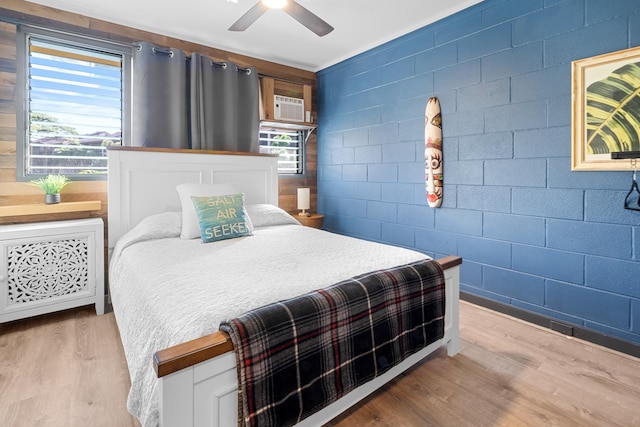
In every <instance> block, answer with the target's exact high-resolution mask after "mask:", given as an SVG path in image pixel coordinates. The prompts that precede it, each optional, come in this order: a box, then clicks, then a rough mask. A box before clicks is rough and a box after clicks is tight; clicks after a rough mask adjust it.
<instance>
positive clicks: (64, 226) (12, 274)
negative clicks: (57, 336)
mask: <svg viewBox="0 0 640 427" xmlns="http://www.w3.org/2000/svg"><path fill="white" fill-rule="evenodd" d="M88 304H95V307H96V313H97V314H104V225H103V222H102V219H100V218H90V219H78V220H69V221H50V222H35V223H26V224H16V225H0V323H1V322H8V321H11V320H16V319H21V318H24V317H30V316H35V315H39V314H44V313H50V312H53V311H58V310H64V309H67V308H71V307H77V306H81V305H88Z"/></svg>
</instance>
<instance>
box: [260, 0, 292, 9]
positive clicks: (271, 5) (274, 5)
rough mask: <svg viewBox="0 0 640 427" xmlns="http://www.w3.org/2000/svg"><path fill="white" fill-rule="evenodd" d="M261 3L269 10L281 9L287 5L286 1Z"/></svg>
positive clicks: (263, 1)
mask: <svg viewBox="0 0 640 427" xmlns="http://www.w3.org/2000/svg"><path fill="white" fill-rule="evenodd" d="M262 3H263V4H264V5H265V6H267V7H269V8H271V9H282V8H283V7H285V6H286V5H287V0H262Z"/></svg>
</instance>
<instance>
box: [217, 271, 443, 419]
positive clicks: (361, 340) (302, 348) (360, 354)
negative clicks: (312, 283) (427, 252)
mask: <svg viewBox="0 0 640 427" xmlns="http://www.w3.org/2000/svg"><path fill="white" fill-rule="evenodd" d="M444 310H445V301H444V274H443V272H442V268H441V267H440V265H439V264H438V263H437V262H435V261H431V260H423V261H419V262H415V263H412V264H407V265H404V266H399V267H394V268H391V269H388V270H380V271H375V272H371V273H367V274H363V275H360V276H357V277H354V278H351V279H348V280H345V281H343V282H340V283H338V284H335V285H333V286H331V287H328V288H326V289H322V290H318V291H314V292H311V293H308V294H305V295H302V296H299V297H295V298H292V299H289V300H286V301H281V302H277V303H273V304H270V305H268V306H265V307H262V308H259V309H256V310H252V311H249V312H247V313H245V314H243V315H242V316H240V317H238V318H235V319H232V320H230V321H228V322H223V323H222V324H221V326H220V329H221V330H223V331H226V332H227V333H229V335H230V336H231V340H232V342H233V345H234V347H235V351H236V360H237V364H238V377H239V378H238V412H239V413H238V425H240V426H279V427H280V426H290V425H293V424H296V423H298V422H300V421H301V420H302V419H304V418H306V417H308V416H309V415H311V414H313V413H315V412H317V411H318V410H320V409H322V408H323V407H325V406H327V405H328V404H330V403H332V402H334V401H335V400H337V399H339V398H340V397H341V396H343V395H345V394H346V393H348V392H349V391H351V390H353V389H354V388H356V387H358V386H359V385H362V384H364V383H366V382H367V381H370V380H371V379H373V378H375V377H376V376H378V375H381V374H383V373H384V372H386V371H387V370H389V369H390V368H391V367H392V366H394V365H395V364H397V363H399V362H401V361H402V360H404V359H405V358H406V357H408V356H409V355H411V354H413V353H415V352H417V351H419V350H420V349H422V348H423V347H425V346H427V345H429V344H431V343H432V342H434V341H436V340H438V339H440V338H442V337H443V336H444Z"/></svg>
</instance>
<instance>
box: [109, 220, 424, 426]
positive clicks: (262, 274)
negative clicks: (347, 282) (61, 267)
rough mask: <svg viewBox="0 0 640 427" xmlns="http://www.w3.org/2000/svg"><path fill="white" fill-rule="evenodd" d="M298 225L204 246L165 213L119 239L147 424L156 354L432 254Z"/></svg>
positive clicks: (114, 295)
mask: <svg viewBox="0 0 640 427" xmlns="http://www.w3.org/2000/svg"><path fill="white" fill-rule="evenodd" d="M255 222H256V224H258V225H259V224H260V223H263V224H265V223H266V224H269V221H266V222H264V221H255ZM293 222H294V221H290V222H287V221H285V225H278V226H267V227H260V226H256V228H255V229H254V231H253V236H247V237H241V238H236V239H231V240H224V241H220V242H215V243H206V244H204V243H202V242H201V241H200V240H199V239H195V240H185V239H180V238H179V235H180V216H179V214H178V213H166V214H160V215H156V216H154V217H149V218H147V219H146V220H144V221H142V222H141V223H140V224H139V225H138V226H137V227H136V228H134V229H133V230H131V231H130V232H129V233H128V234H126V235H125V236H123V237H122V238H121V239H120V240H119V241H118V244H117V245H116V247H115V248H114V252H113V255H112V259H111V264H110V269H109V270H110V271H109V282H110V292H111V299H112V303H113V309H114V312H115V316H116V320H117V323H118V327H119V329H120V335H121V337H122V343H123V346H124V350H125V354H126V358H127V363H128V365H129V372H130V375H131V384H132V385H131V391H130V393H129V399H128V408H129V411H130V412H131V413H132V414H134V415H135V416H136V417H138V418H139V419H140V421H141V422H142V424H143V426H144V427H150V426H156V425H157V424H158V412H157V411H158V407H157V397H156V388H157V379H156V376H155V372H154V371H153V365H152V355H153V353H155V352H156V351H158V350H161V349H163V348H166V347H170V346H172V345H175V344H178V343H181V342H184V341H187V340H190V339H194V338H197V337H200V336H203V335H206V334H209V333H212V332H215V331H217V330H218V327H219V324H220V322H221V321H222V320H226V319H229V318H233V317H236V316H238V315H240V314H242V313H243V312H245V311H247V310H250V309H253V308H257V307H260V306H263V305H266V304H268V303H271V302H275V301H278V300H282V299H286V298H290V297H292V296H295V295H299V294H302V293H305V292H309V291H312V290H314V289H318V288H321V287H326V286H329V285H332V284H334V283H336V282H339V281H341V280H344V279H348V278H350V277H352V276H355V275H357V274H361V273H364V272H367V271H372V270H377V269H381V268H389V267H393V266H397V265H401V264H406V263H409V262H413V261H416V260H419V259H424V258H427V256H426V255H424V254H421V253H419V252H415V251H412V250H408V249H403V248H398V247H392V246H388V245H383V244H378V243H374V242H368V241H364V240H359V239H354V238H350V237H346V236H341V235H337V234H332V233H329V232H325V231H321V230H317V229H314V228H309V227H303V226H301V225H299V224H292V223H293Z"/></svg>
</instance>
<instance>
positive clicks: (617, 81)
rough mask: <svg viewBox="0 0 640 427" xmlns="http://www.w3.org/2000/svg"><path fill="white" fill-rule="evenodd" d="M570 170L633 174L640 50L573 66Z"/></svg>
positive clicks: (639, 131) (639, 145)
mask: <svg viewBox="0 0 640 427" xmlns="http://www.w3.org/2000/svg"><path fill="white" fill-rule="evenodd" d="M571 68H572V73H573V80H572V94H573V106H572V107H573V108H572V146H571V170H601V171H603V170H630V169H631V163H630V161H629V160H612V159H611V153H612V152H628V151H640V47H637V48H632V49H626V50H622V51H618V52H613V53H607V54H604V55H599V56H594V57H591V58H586V59H580V60H577V61H573V62H572V64H571Z"/></svg>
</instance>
